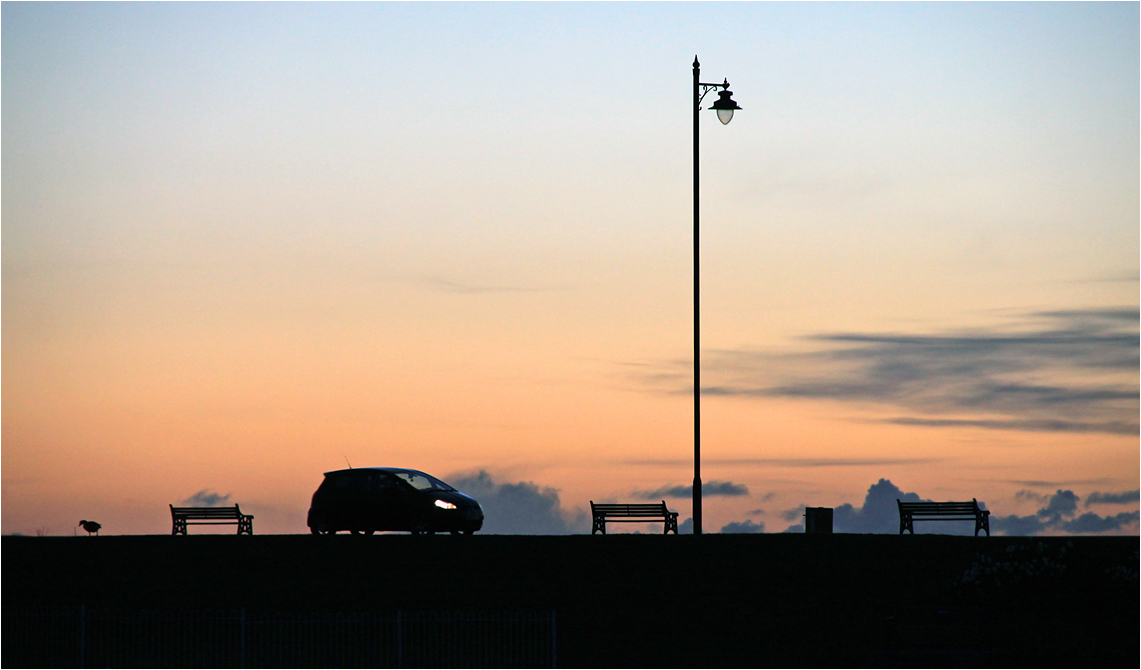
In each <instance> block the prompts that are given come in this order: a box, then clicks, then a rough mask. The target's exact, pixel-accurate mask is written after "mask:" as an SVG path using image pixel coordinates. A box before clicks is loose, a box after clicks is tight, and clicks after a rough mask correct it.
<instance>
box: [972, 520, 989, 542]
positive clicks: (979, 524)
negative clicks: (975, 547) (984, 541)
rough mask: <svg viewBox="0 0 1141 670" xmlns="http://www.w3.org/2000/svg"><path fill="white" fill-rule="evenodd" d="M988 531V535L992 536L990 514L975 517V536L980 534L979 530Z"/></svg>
mask: <svg viewBox="0 0 1141 670" xmlns="http://www.w3.org/2000/svg"><path fill="white" fill-rule="evenodd" d="M980 530H983V531H986V536H987V537H990V518H989V517H988V516H985V515H984V516H982V517H975V537H978V536H979V531H980Z"/></svg>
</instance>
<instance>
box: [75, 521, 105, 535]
mask: <svg viewBox="0 0 1141 670" xmlns="http://www.w3.org/2000/svg"><path fill="white" fill-rule="evenodd" d="M79 525H80V526H83V530H85V531H87V534H88V535H90V534H92V533H95V534H96V535H98V534H99V529H100V528H102V527H103V526H102V525H100V524H99V523H98V522H96V521H87V520H86V519H85V520H83V521H80V522H79Z"/></svg>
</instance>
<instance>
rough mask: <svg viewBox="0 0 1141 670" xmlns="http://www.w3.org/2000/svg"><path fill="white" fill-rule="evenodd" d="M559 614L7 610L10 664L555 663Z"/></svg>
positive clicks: (2, 657) (3, 658)
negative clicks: (556, 615)
mask: <svg viewBox="0 0 1141 670" xmlns="http://www.w3.org/2000/svg"><path fill="white" fill-rule="evenodd" d="M556 643H557V637H556V620H555V612H554V611H540V612H498V611H495V612H405V611H395V612H363V613H341V612H337V613H285V612H247V611H246V610H179V611H171V610H95V609H88V608H86V607H83V606H80V607H71V608H24V609H15V608H4V610H3V646H2V648H0V649H2V650H0V664H2V665H3V666H4V667H80V668H83V667H115V668H135V667H157V668H179V667H219V668H226V667H240V668H246V667H249V668H262V667H265V668H292V667H319V668H338V667H392V668H422V667H435V668H467V667H480V668H514V667H529V668H539V667H548V668H553V667H555V666H556V660H557V658H556V653H557V646H556Z"/></svg>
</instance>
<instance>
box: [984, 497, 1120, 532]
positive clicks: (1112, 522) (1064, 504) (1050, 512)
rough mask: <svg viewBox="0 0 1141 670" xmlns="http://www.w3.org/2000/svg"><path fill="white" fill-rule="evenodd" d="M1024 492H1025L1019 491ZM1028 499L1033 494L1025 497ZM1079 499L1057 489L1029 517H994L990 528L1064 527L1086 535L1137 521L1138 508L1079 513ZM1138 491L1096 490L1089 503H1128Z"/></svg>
mask: <svg viewBox="0 0 1141 670" xmlns="http://www.w3.org/2000/svg"><path fill="white" fill-rule="evenodd" d="M1020 493H1022V492H1020ZM1022 497H1024V498H1029V497H1030V496H1022ZM1079 500H1080V498H1079V497H1078V496H1077V495H1075V494H1074V492H1073V491H1069V490H1062V489H1058V490H1057V492H1056V493H1054V494H1053V495H1051V496H1049V498H1048V499H1047V502H1046V505H1045V506H1044V507H1043V508H1042V509H1040V510H1038V511H1037V512H1035V513H1034V514H1028V515H1026V516H1018V515H1016V514H1011V515H1010V516H1004V517H992V518H991V520H990V528H991V530H992V531H994V532H996V533H1002V534H1003V535H1036V534H1038V533H1041V532H1043V531H1047V530H1061V531H1065V532H1067V533H1079V534H1083V535H1088V534H1094V533H1105V532H1109V531H1114V530H1120V529H1121V528H1124V527H1127V526H1130V525H1132V524H1134V523H1137V521H1138V518H1139V514H1138V512H1137V511H1133V512H1121V513H1120V514H1114V515H1112V516H1101V515H1100V514H1095V513H1093V512H1086V513H1085V514H1082V515H1078V514H1077V512H1078V501H1079ZM1136 501H1137V492H1136V491H1125V492H1124V493H1100V492H1097V491H1094V492H1093V493H1091V494H1090V499H1087V500H1086V506H1087V507H1088V506H1089V505H1091V504H1097V503H1125V502H1136Z"/></svg>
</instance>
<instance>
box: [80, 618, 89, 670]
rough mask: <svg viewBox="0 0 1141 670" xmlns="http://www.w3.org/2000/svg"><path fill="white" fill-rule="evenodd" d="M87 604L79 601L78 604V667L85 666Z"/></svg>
mask: <svg viewBox="0 0 1141 670" xmlns="http://www.w3.org/2000/svg"><path fill="white" fill-rule="evenodd" d="M86 647H87V604H86V603H80V605H79V667H81V668H85V667H87V666H86V664H85V663H84V661H86V660H87V659H86V658H84V656H86V653H87V649H86Z"/></svg>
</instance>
